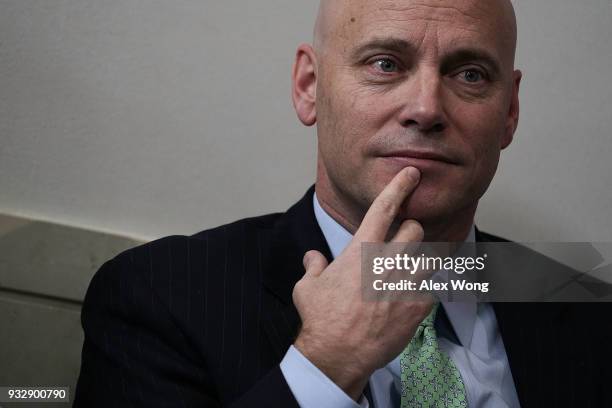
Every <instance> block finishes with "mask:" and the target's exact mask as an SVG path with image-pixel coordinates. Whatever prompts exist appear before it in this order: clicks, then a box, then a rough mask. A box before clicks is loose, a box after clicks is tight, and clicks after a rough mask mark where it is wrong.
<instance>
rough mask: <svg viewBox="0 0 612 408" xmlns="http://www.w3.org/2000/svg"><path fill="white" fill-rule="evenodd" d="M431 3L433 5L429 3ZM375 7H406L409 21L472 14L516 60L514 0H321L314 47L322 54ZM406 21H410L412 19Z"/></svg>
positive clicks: (340, 39)
mask: <svg viewBox="0 0 612 408" xmlns="http://www.w3.org/2000/svg"><path fill="white" fill-rule="evenodd" d="M428 3H431V5H428ZM423 6H433V7H427V8H428V9H431V10H434V11H435V10H436V9H437V11H438V13H437V14H438V15H437V16H434V15H432V14H431V13H424V12H423V10H422V9H423ZM372 10H376V11H385V10H389V11H392V10H396V11H397V10H403V11H407V12H409V14H412V18H409V19H408V20H412V22H414V21H415V20H418V19H419V18H420V19H422V20H428V19H440V18H444V16H445V15H446V16H447V17H449V21H452V17H451V15H452V12H459V13H461V14H464V15H466V16H469V17H471V20H472V24H473V28H474V27H477V25H478V24H481V25H486V26H488V27H490V28H492V30H491V31H492V34H493V33H495V34H496V35H497V36H499V37H500V43H501V44H502V46H503V47H504V49H505V51H506V52H507V53H508V57H509V59H510V60H511V61H512V64H513V63H514V56H515V51H516V42H517V27H516V15H515V12H514V7H513V5H512V3H511V1H510V0H442V1H440V0H436V1H432V0H426V1H419V2H415V1H413V0H405V1H400V2H398V1H389V0H321V1H320V3H319V11H318V14H317V19H316V22H315V27H314V35H313V47H314V49H315V51H317V53H322V52H324V50H325V49H326V48H327V46H328V45H329V44H330V43H334V42H337V41H340V42H342V41H346V40H347V39H350V38H351V37H352V36H351V34H352V33H354V31H355V29H356V28H359V27H360V25H359V23H360V21H359V20H360V19H362V18H363V16H364V15H367V14H368V13H371V12H372ZM408 20H407V21H406V23H407V24H409V23H410V22H409V21H408Z"/></svg>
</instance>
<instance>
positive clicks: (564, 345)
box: [74, 188, 612, 407]
mask: <svg viewBox="0 0 612 408" xmlns="http://www.w3.org/2000/svg"><path fill="white" fill-rule="evenodd" d="M312 194H313V189H312V188H311V189H310V191H309V192H308V193H307V194H306V195H305V196H304V198H302V200H300V201H299V202H298V203H297V204H296V205H294V206H293V207H292V208H291V209H290V210H289V211H288V212H287V213H284V214H271V215H266V216H262V217H257V218H250V219H245V220H241V221H237V222H235V223H232V224H228V225H224V226H222V227H218V228H215V229H212V230H207V231H204V232H201V233H198V234H196V235H194V236H192V237H184V236H174V237H168V238H164V239H161V240H158V241H155V242H152V243H149V244H146V245H143V246H140V247H137V248H134V249H131V250H128V251H126V252H124V253H122V254H121V255H119V256H117V257H116V258H115V259H113V260H111V261H108V262H107V263H105V264H104V265H103V266H102V268H101V269H100V270H99V271H98V272H97V274H96V275H95V277H94V278H93V280H92V282H91V285H90V287H89V290H88V292H87V296H86V298H85V303H84V306H83V311H82V324H83V328H84V331H85V343H84V346H83V354H82V366H81V373H80V377H79V381H78V385H77V389H76V396H75V403H74V406H75V407H124V406H125V407H129V406H132V407H219V406H235V407H239V406H249V407H294V406H297V403H296V401H295V399H294V398H293V396H292V394H291V391H290V389H289V387H288V386H287V383H286V382H285V380H284V377H283V376H282V373H281V371H280V368H279V363H280V360H281V359H282V357H283V356H284V354H285V352H286V350H287V349H288V347H289V346H290V345H291V344H292V342H293V340H294V338H295V336H296V334H297V331H298V329H299V324H300V319H299V316H298V314H297V312H296V310H295V307H294V306H293V304H292V302H291V294H292V290H293V286H294V284H295V282H296V281H297V280H299V279H300V278H301V276H302V274H303V267H302V256H303V254H304V253H305V252H306V251H307V250H310V249H318V250H320V251H321V252H323V253H324V254H325V255H326V256H327V257H328V259H331V255H330V251H329V248H328V247H327V244H326V242H325V240H324V237H323V235H322V233H321V231H320V229H319V227H318V225H317V223H316V219H315V217H314V212H313V207H312ZM477 240H479V241H499V240H500V239H499V238H496V237H493V236H491V235H488V234H484V233H481V232H478V234H477ZM494 309H495V312H496V315H497V320H498V324H499V328H500V331H501V334H502V338H503V340H504V344H505V347H506V351H507V354H508V358H509V362H510V367H511V370H512V374H513V376H514V380H515V384H516V386H517V392H518V395H519V399H520V401H521V404H522V406H523V407H565V406H568V407H606V406H612V397H611V395H612V392H611V389H612V383H610V364H612V358H611V355H612V354H611V353H610V350H609V347H610V346H611V345H612V344H611V340H612V337H611V336H610V329H609V323H608V319H610V316H612V315H611V314H610V313H609V312H610V307H609V306H608V305H607V304H605V305H604V304H573V305H572V304H503V303H498V304H494Z"/></svg>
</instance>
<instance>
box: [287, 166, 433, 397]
mask: <svg viewBox="0 0 612 408" xmlns="http://www.w3.org/2000/svg"><path fill="white" fill-rule="evenodd" d="M419 180H420V173H419V171H418V170H417V169H415V168H413V167H407V168H404V169H402V171H400V172H399V173H398V174H397V175H396V176H395V177H394V178H393V180H391V182H390V183H389V184H388V185H387V186H386V187H385V189H384V190H383V191H382V192H381V193H380V195H379V196H378V197H377V198H376V199H375V200H374V202H373V203H372V206H371V207H370V208H369V210H368V212H367V214H366V215H365V217H364V219H363V221H362V223H361V226H360V227H359V229H358V230H357V232H356V233H355V235H354V237H353V239H352V240H351V242H350V243H349V245H348V246H347V247H346V248H345V250H344V251H343V252H342V253H341V254H340V255H339V256H338V257H337V258H336V259H335V260H334V261H333V262H332V263H331V264H329V265H328V264H327V260H326V259H325V257H324V256H323V255H322V254H321V253H320V252H318V251H309V252H307V253H306V254H305V256H304V267H305V269H306V273H305V275H304V277H303V278H302V279H301V280H300V281H298V282H297V284H296V285H295V288H294V289H293V302H294V303H295V306H296V308H297V310H298V312H299V314H300V317H301V319H302V329H301V331H300V333H299V335H298V337H297V339H296V341H295V343H294V346H295V347H296V348H297V349H298V350H299V351H300V352H301V353H302V354H303V355H304V356H305V357H306V358H308V360H310V361H311V362H312V363H313V364H314V365H316V366H317V367H318V368H319V369H320V370H321V371H322V372H323V373H325V375H327V376H328V377H329V378H330V379H331V380H332V381H334V382H335V383H336V384H337V385H338V386H339V387H340V388H342V389H343V390H344V391H345V392H346V393H347V394H348V395H349V396H350V397H351V398H353V399H354V400H357V399H358V398H359V396H360V395H361V393H362V392H363V389H364V387H365V385H366V383H367V381H368V378H369V377H370V375H371V374H372V373H373V372H374V371H375V370H376V369H378V368H381V367H384V366H385V365H387V364H388V363H389V362H390V361H391V360H393V359H394V358H395V357H396V356H397V355H398V354H399V353H401V352H402V350H403V349H404V348H405V347H406V346H407V345H408V343H409V342H410V339H411V338H412V336H413V335H414V333H415V331H416V328H417V327H418V325H419V323H420V322H421V321H422V320H423V319H424V318H425V316H427V314H428V313H429V312H430V310H431V307H432V301H431V300H430V299H428V298H419V299H417V300H412V301H405V302H383V301H378V302H377V301H368V302H366V301H364V300H363V299H362V288H361V243H362V242H381V243H382V242H384V241H385V237H386V236H387V234H388V232H389V228H390V227H391V225H392V223H393V221H394V220H395V218H396V216H397V214H398V212H399V209H400V208H401V206H402V203H403V202H404V201H405V199H406V198H407V197H408V196H409V195H410V194H411V193H412V192H413V191H414V189H415V188H416V186H417V185H418V183H419ZM422 239H423V228H422V227H421V225H420V224H419V223H418V222H416V221H414V220H406V221H404V222H402V224H401V225H400V227H399V229H398V230H397V232H396V234H395V235H394V236H393V237H392V239H391V242H420V241H421V240H422Z"/></svg>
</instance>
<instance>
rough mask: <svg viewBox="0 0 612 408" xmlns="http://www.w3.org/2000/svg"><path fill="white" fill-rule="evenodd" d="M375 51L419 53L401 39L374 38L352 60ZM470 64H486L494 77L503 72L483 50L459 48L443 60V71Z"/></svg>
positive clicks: (352, 53) (363, 45) (359, 48)
mask: <svg viewBox="0 0 612 408" xmlns="http://www.w3.org/2000/svg"><path fill="white" fill-rule="evenodd" d="M375 50H385V51H395V52H397V53H401V54H415V53H416V52H417V49H416V47H415V46H414V45H413V44H412V43H410V42H409V41H406V40H403V39H400V38H394V37H388V38H374V39H372V40H370V41H367V42H366V43H364V44H361V45H359V46H357V48H355V50H354V51H352V52H351V60H352V61H355V62H358V61H360V60H361V59H362V56H363V55H364V54H366V53H367V52H369V51H375ZM468 62H481V63H484V64H485V65H487V66H488V67H489V69H490V70H491V71H492V74H493V75H499V73H500V72H501V68H500V64H499V62H498V60H497V58H495V57H494V56H493V55H492V54H491V53H489V52H488V51H486V50H484V49H481V48H459V49H455V50H453V51H451V52H450V53H449V54H447V55H445V56H443V58H442V70H443V71H445V70H447V69H449V68H450V67H453V66H456V65H460V64H465V63H468Z"/></svg>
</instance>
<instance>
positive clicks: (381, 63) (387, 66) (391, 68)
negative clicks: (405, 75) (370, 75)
mask: <svg viewBox="0 0 612 408" xmlns="http://www.w3.org/2000/svg"><path fill="white" fill-rule="evenodd" d="M374 64H375V65H376V66H377V67H378V68H379V69H380V70H381V71H382V72H385V73H392V72H396V71H397V64H396V63H395V62H393V61H392V60H390V59H388V58H381V59H379V60H376V61H374Z"/></svg>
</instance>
